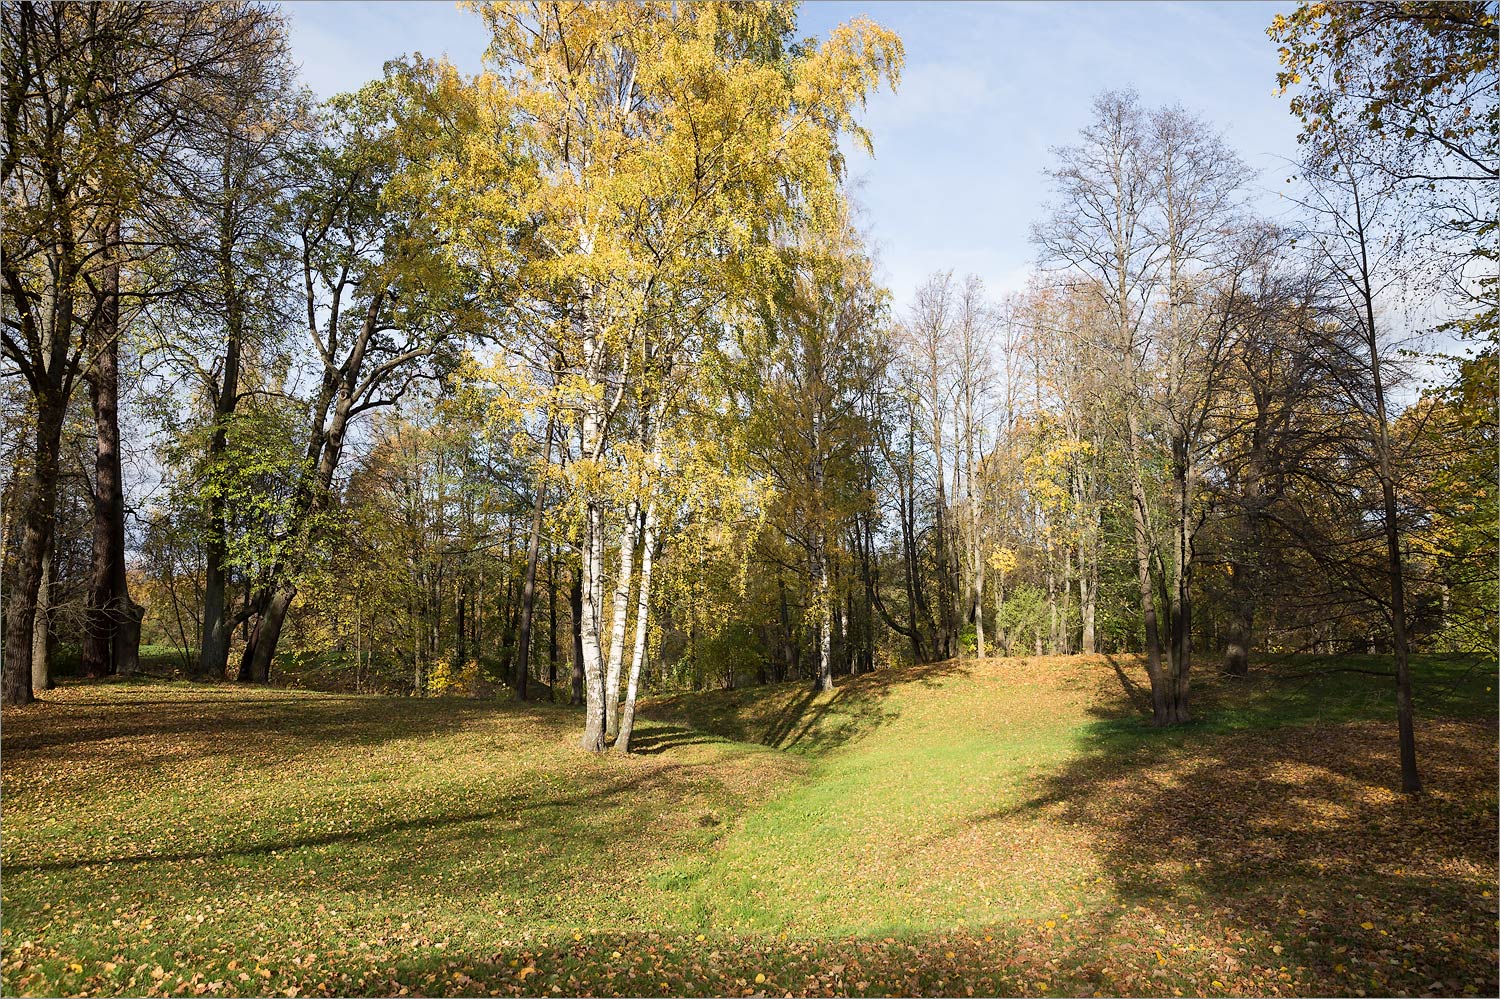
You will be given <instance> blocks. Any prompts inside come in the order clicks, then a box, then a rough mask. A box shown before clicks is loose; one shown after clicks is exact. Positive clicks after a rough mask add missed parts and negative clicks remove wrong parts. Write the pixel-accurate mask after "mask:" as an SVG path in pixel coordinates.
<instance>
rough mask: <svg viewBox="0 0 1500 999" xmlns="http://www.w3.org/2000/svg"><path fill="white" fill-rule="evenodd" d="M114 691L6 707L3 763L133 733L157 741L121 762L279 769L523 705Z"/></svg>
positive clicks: (86, 757) (111, 752)
mask: <svg viewBox="0 0 1500 999" xmlns="http://www.w3.org/2000/svg"><path fill="white" fill-rule="evenodd" d="M117 689H118V688H117V687H114V685H110V684H101V685H99V686H98V687H97V688H93V685H77V686H74V687H73V688H72V689H71V690H70V691H69V693H77V694H80V695H81V696H71V697H61V696H58V695H56V694H52V695H46V696H44V697H43V698H41V699H39V703H38V704H36V705H33V706H30V707H28V708H25V709H23V710H22V711H18V712H15V713H13V714H12V713H10V712H7V715H6V718H5V734H4V743H3V745H4V753H5V757H6V764H7V766H8V767H9V766H12V765H15V764H21V765H23V766H24V765H27V764H28V763H41V762H43V760H42V758H43V757H45V756H46V755H47V754H49V753H55V752H56V751H58V750H66V755H67V756H68V757H69V758H70V759H72V760H75V761H79V762H88V761H91V760H100V759H105V758H118V751H117V749H116V748H113V747H116V746H117V745H118V743H119V741H121V740H136V739H145V740H153V741H154V742H155V745H154V746H153V745H152V743H149V742H148V743H147V748H148V751H146V752H143V753H140V754H137V755H135V756H133V757H131V758H130V759H129V760H128V761H126V760H124V759H120V763H119V765H121V766H134V767H142V768H146V769H149V768H151V767H154V766H159V765H161V764H163V763H181V762H186V761H190V760H195V759H203V758H206V757H216V756H223V757H224V758H225V759H232V760H234V761H235V762H236V764H237V765H242V766H256V765H269V766H279V765H281V764H282V763H284V762H285V761H287V760H289V759H293V758H296V757H299V756H302V755H304V754H316V753H317V752H318V750H319V749H320V748H321V747H322V746H325V745H339V744H346V743H350V742H353V743H356V744H359V745H364V746H372V747H373V746H379V745H381V744H383V743H386V742H389V741H392V740H397V739H421V738H423V737H426V736H438V735H444V734H449V733H452V732H456V731H458V730H460V729H462V728H463V727H464V726H466V725H468V724H470V723H472V722H473V720H474V719H476V718H478V717H481V716H484V715H487V714H490V713H492V712H495V711H497V710H512V711H517V710H518V711H520V712H521V713H525V712H526V711H527V709H524V708H523V709H514V708H501V707H497V706H496V705H494V704H490V703H485V702H476V701H469V700H460V699H432V700H429V699H416V698H389V697H378V696H373V695H362V696H357V695H341V696H330V695H317V696H316V698H315V699H313V700H308V699H307V698H302V697H297V696H295V695H288V696H284V697H277V696H274V695H265V694H249V693H248V692H245V691H243V690H242V688H237V687H227V685H226V686H224V687H217V686H205V687H203V688H202V689H201V690H199V689H194V690H189V691H185V692H184V693H183V695H182V696H161V697H138V696H128V695H127V696H121V697H116V696H113V695H114V693H115V690H117ZM221 690H222V691H223V692H222V693H220V692H219V691H221ZM310 706H311V707H312V708H315V710H312V709H310ZM150 750H154V751H150Z"/></svg>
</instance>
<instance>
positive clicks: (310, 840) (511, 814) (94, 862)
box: [6, 763, 706, 872]
mask: <svg viewBox="0 0 1500 999" xmlns="http://www.w3.org/2000/svg"><path fill="white" fill-rule="evenodd" d="M705 765H706V764H701V763H673V764H668V765H665V766H660V767H654V768H652V769H651V770H648V771H646V772H644V773H640V774H636V775H635V776H632V777H630V778H628V779H625V780H619V781H614V782H612V783H609V784H605V785H603V786H600V787H589V788H588V789H587V790H585V791H582V792H580V793H578V794H571V795H562V796H558V797H552V798H538V797H534V796H533V795H531V794H530V793H524V792H523V793H521V794H517V795H514V796H512V797H510V798H507V799H503V800H502V802H500V803H499V804H497V805H496V806H495V807H491V808H486V809H483V810H473V811H468V812H461V813H458V814H449V815H424V816H422V817H421V818H417V819H400V820H388V821H384V822H372V823H368V824H365V825H361V826H358V827H356V828H350V829H346V830H341V831H339V832H331V833H322V834H313V835H302V836H287V837H282V838H280V839H274V840H269V841H266V842H261V843H251V844H244V845H226V846H223V847H219V848H212V849H204V850H192V851H182V852H150V853H136V854H128V855H119V856H109V857H77V858H73V859H69V860H56V861H40V862H30V863H28V862H24V861H22V862H15V863H9V864H7V865H6V867H7V869H9V870H11V871H13V872H22V871H71V870H76V869H78V868H83V867H101V866H108V865H112V864H131V865H134V864H153V863H155V864H169V863H194V862H197V861H212V860H222V859H224V858H228V857H255V856H265V855H267V854H272V853H282V852H286V851H292V850H301V849H306V848H310V847H319V846H333V845H336V844H341V843H367V842H369V841H371V840H375V839H379V838H380V837H382V836H389V835H399V834H402V833H409V832H425V831H430V830H439V829H446V828H449V827H453V826H461V825H466V824H469V823H476V822H496V821H499V822H505V821H522V822H524V821H526V820H528V819H530V818H534V817H535V816H536V815H538V814H540V813H545V812H547V811H548V810H562V811H569V810H577V809H581V808H589V809H593V808H595V806H598V805H599V804H600V803H601V802H608V801H612V800H614V799H616V798H619V797H620V796H621V795H625V794H628V793H631V792H639V791H642V790H645V789H648V788H650V787H652V786H654V785H656V784H658V783H660V782H662V781H663V780H664V779H667V778H670V777H671V776H672V775H674V774H676V773H678V772H681V771H691V770H696V769H700V768H702V767H703V766H705ZM548 817H549V820H551V821H552V822H554V823H555V822H556V821H557V815H556V814H551V815H549V816H548Z"/></svg>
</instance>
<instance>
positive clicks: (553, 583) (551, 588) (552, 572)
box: [547, 543, 557, 700]
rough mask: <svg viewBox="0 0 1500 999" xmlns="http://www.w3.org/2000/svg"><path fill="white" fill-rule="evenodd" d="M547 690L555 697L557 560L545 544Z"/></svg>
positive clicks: (550, 548) (549, 546)
mask: <svg viewBox="0 0 1500 999" xmlns="http://www.w3.org/2000/svg"><path fill="white" fill-rule="evenodd" d="M547 690H548V696H550V697H552V698H553V699H554V700H555V699H556V698H557V560H556V559H555V558H554V557H553V554H552V545H551V544H550V543H549V544H548V545H547Z"/></svg>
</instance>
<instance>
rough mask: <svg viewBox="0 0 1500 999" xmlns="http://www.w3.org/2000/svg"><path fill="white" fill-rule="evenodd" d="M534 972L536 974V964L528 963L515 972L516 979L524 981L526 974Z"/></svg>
mask: <svg viewBox="0 0 1500 999" xmlns="http://www.w3.org/2000/svg"><path fill="white" fill-rule="evenodd" d="M534 974H536V965H534V964H528V965H527V966H526V967H524V968H522V969H521V970H520V971H518V972H517V973H516V979H517V980H518V981H522V982H524V981H526V976H527V975H534Z"/></svg>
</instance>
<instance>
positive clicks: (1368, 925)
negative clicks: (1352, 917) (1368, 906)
mask: <svg viewBox="0 0 1500 999" xmlns="http://www.w3.org/2000/svg"><path fill="white" fill-rule="evenodd" d="M1359 928H1360V929H1362V930H1373V929H1374V928H1375V924H1374V923H1372V922H1370V921H1369V920H1368V919H1367V920H1365V921H1364V922H1363V923H1360V924H1359Z"/></svg>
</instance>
